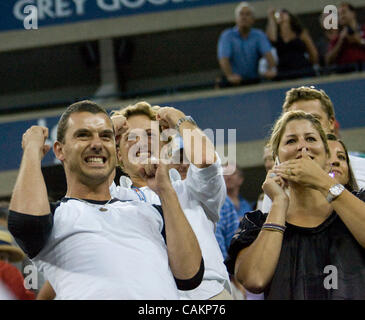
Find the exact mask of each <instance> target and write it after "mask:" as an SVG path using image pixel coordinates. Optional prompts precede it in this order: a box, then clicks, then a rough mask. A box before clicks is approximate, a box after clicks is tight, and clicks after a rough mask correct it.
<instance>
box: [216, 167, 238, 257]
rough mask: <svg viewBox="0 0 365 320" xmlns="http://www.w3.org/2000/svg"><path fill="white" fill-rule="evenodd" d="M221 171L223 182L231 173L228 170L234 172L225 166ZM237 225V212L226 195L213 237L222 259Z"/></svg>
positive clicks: (231, 168) (225, 255) (225, 254)
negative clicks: (222, 172)
mask: <svg viewBox="0 0 365 320" xmlns="http://www.w3.org/2000/svg"><path fill="white" fill-rule="evenodd" d="M223 170H224V180H225V181H226V179H227V172H232V171H228V170H234V169H233V166H232V165H226V166H224V167H223ZM226 186H227V182H226ZM227 194H228V190H227ZM238 225H239V217H238V214H237V210H236V208H235V206H234V204H233V202H232V200H231V199H230V198H229V196H228V195H227V197H226V200H225V202H224V204H223V206H222V209H221V211H220V214H219V221H218V223H217V228H216V231H215V236H216V238H217V241H218V244H219V247H220V249H221V251H222V254H223V257H224V259H225V258H226V257H227V250H228V248H229V244H230V243H231V240H232V237H233V235H234V233H235V232H236V230H237V228H238Z"/></svg>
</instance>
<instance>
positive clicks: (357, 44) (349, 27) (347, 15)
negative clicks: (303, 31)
mask: <svg viewBox="0 0 365 320" xmlns="http://www.w3.org/2000/svg"><path fill="white" fill-rule="evenodd" d="M338 13H339V24H340V27H341V31H340V32H339V34H338V36H337V37H335V38H334V39H333V40H332V41H331V43H330V47H329V51H328V53H327V55H326V62H327V63H328V64H332V63H335V64H338V65H344V64H351V63H356V62H365V25H363V26H361V25H360V24H359V23H358V22H357V19H356V12H355V8H354V6H352V5H351V4H350V3H348V2H342V3H341V4H340V7H339V9H338Z"/></svg>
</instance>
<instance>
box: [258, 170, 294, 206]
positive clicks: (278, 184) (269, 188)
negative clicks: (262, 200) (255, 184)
mask: <svg viewBox="0 0 365 320" xmlns="http://www.w3.org/2000/svg"><path fill="white" fill-rule="evenodd" d="M286 186H287V182H286V181H285V180H284V179H283V178H282V177H280V176H279V175H277V174H276V173H275V172H274V170H269V171H268V173H267V175H266V180H265V181H264V183H263V184H262V190H263V191H264V192H265V194H266V195H267V196H268V197H269V198H270V199H271V201H272V202H274V201H275V200H283V201H289V198H288V195H287V194H286V193H285V188H286Z"/></svg>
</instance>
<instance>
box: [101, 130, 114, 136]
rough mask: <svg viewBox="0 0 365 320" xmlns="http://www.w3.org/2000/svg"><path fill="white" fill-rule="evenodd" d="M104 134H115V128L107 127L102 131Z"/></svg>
mask: <svg viewBox="0 0 365 320" xmlns="http://www.w3.org/2000/svg"><path fill="white" fill-rule="evenodd" d="M101 133H102V134H111V135H114V130H111V129H105V130H102V131H101Z"/></svg>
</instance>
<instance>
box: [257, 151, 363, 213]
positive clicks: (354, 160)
mask: <svg viewBox="0 0 365 320" xmlns="http://www.w3.org/2000/svg"><path fill="white" fill-rule="evenodd" d="M349 159H350V165H351V168H352V172H353V173H354V176H355V179H356V182H357V185H358V187H359V190H360V189H363V188H365V159H364V158H361V157H356V156H353V155H349ZM271 205H272V202H271V199H270V198H269V197H268V196H267V195H266V194H265V195H264V201H263V203H262V209H261V211H262V212H264V213H268V212H270V209H271Z"/></svg>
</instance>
